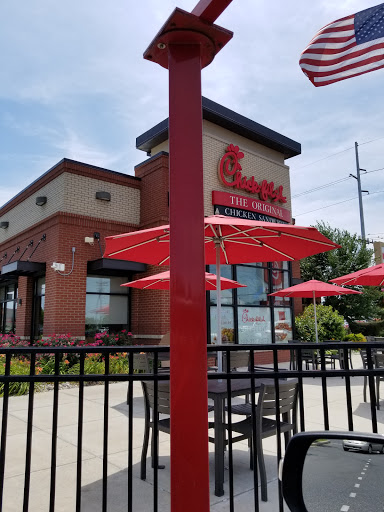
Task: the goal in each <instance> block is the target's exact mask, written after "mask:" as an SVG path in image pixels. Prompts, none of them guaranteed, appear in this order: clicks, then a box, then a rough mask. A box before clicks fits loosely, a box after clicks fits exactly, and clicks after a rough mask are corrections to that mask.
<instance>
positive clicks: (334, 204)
mask: <svg viewBox="0 0 384 512" xmlns="http://www.w3.org/2000/svg"><path fill="white" fill-rule="evenodd" d="M383 193H384V190H378V191H377V192H371V193H369V194H368V195H369V196H373V195H375V194H383ZM364 197H368V196H364ZM354 199H358V198H357V197H352V198H351V199H345V200H344V201H339V202H338V203H332V204H329V205H328V206H322V207H321V208H317V209H316V210H311V211H310V212H304V213H297V214H295V215H294V217H299V215H306V214H307V213H313V212H318V211H319V210H325V209H326V208H331V206H336V205H338V204H342V203H347V202H348V201H353V200H354Z"/></svg>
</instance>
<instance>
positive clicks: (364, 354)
mask: <svg viewBox="0 0 384 512" xmlns="http://www.w3.org/2000/svg"><path fill="white" fill-rule="evenodd" d="M371 353H372V359H373V364H375V360H374V357H375V354H376V351H375V349H371ZM360 356H361V361H362V363H363V369H364V370H367V369H368V356H367V351H366V349H364V348H362V349H361V350H360ZM367 385H368V377H367V375H364V388H363V397H364V402H366V401H367Z"/></svg>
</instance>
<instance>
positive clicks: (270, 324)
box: [208, 261, 292, 344]
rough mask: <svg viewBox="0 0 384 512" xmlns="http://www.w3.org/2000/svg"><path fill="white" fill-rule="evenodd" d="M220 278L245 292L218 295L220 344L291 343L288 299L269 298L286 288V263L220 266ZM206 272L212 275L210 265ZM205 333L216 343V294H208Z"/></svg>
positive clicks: (225, 292)
mask: <svg viewBox="0 0 384 512" xmlns="http://www.w3.org/2000/svg"><path fill="white" fill-rule="evenodd" d="M220 271H221V275H222V276H223V277H227V278H229V279H235V280H236V281H238V282H239V283H241V284H245V285H247V286H246V288H236V289H233V290H223V291H222V292H221V298H222V300H221V304H222V307H221V337H222V342H223V343H239V344H257V343H258V344H262V343H274V342H276V343H281V342H283V341H288V340H290V339H292V311H291V310H292V304H291V299H289V298H282V297H273V298H272V297H269V294H270V293H272V292H275V291H277V290H281V289H282V288H287V287H288V286H290V264H289V263H288V262H285V261H284V262H272V263H253V264H248V263H247V264H246V265H222V266H221V269H220ZM209 272H212V273H216V266H215V265H210V266H209ZM209 309H210V311H209V318H208V323H209V327H208V330H209V332H210V340H211V343H217V341H216V340H217V294H216V292H209Z"/></svg>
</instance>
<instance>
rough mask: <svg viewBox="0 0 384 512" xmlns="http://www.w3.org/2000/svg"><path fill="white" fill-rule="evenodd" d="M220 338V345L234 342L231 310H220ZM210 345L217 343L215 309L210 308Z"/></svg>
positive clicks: (224, 308)
mask: <svg viewBox="0 0 384 512" xmlns="http://www.w3.org/2000/svg"><path fill="white" fill-rule="evenodd" d="M221 338H222V340H221V341H222V343H233V342H234V341H235V323H234V318H233V308H231V307H225V306H223V307H222V308H221ZM211 343H217V307H211Z"/></svg>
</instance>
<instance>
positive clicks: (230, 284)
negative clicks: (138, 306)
mask: <svg viewBox="0 0 384 512" xmlns="http://www.w3.org/2000/svg"><path fill="white" fill-rule="evenodd" d="M120 286H127V287H130V288H140V289H142V290H169V286H170V271H169V270H167V271H166V272H160V273H159V274H154V275H152V276H148V277H143V278H142V279H136V280H135V281H131V282H129V283H124V284H122V285H120ZM246 286H247V285H246V284H240V283H238V282H237V281H233V280H232V279H227V278H226V277H222V278H221V289H222V290H229V289H231V288H242V287H246ZM205 288H206V290H212V291H214V290H216V289H217V276H216V275H215V274H210V273H209V272H206V273H205Z"/></svg>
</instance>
